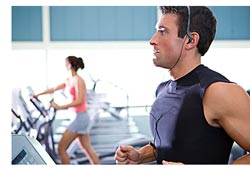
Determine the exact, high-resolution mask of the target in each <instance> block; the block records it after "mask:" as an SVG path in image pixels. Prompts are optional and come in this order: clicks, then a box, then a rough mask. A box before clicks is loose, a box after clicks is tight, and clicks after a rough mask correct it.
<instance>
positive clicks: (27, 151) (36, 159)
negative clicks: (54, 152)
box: [11, 134, 55, 165]
mask: <svg viewBox="0 0 250 170" xmlns="http://www.w3.org/2000/svg"><path fill="white" fill-rule="evenodd" d="M11 159H12V161H11V164H12V165H18V164H22V165H55V162H54V161H53V160H52V159H51V157H50V156H49V155H48V153H47V152H46V151H45V150H44V148H43V147H42V145H41V144H40V143H39V142H38V141H37V140H36V139H35V138H32V137H30V136H27V135H24V134H12V155H11Z"/></svg>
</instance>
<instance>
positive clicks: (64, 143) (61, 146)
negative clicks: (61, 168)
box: [58, 130, 77, 164]
mask: <svg viewBox="0 0 250 170" xmlns="http://www.w3.org/2000/svg"><path fill="white" fill-rule="evenodd" d="M76 137H77V133H72V132H70V131H68V130H66V131H65V132H64V133H63V135H62V138H61V140H60V142H59V143H58V153H59V156H60V160H61V164H70V157H69V155H68V153H67V149H68V147H69V145H70V144H71V143H72V142H73V140H74V139H75V138H76Z"/></svg>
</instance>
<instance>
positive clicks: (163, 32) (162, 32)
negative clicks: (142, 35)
mask: <svg viewBox="0 0 250 170" xmlns="http://www.w3.org/2000/svg"><path fill="white" fill-rule="evenodd" d="M158 32H160V34H161V35H164V34H166V30H158Z"/></svg>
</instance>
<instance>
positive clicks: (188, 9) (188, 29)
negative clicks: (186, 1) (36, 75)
mask: <svg viewBox="0 0 250 170" xmlns="http://www.w3.org/2000/svg"><path fill="white" fill-rule="evenodd" d="M187 11H188V22H187V36H188V38H189V40H188V44H189V43H190V42H191V41H192V40H193V37H192V36H191V34H190V7H189V6H187Z"/></svg>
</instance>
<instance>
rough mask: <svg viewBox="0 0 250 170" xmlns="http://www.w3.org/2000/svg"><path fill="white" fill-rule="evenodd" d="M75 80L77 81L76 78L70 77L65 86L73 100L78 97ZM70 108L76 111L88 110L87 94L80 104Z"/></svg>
mask: <svg viewBox="0 0 250 170" xmlns="http://www.w3.org/2000/svg"><path fill="white" fill-rule="evenodd" d="M74 81H75V79H74V78H69V79H68V81H67V83H66V88H65V90H67V94H68V97H69V98H70V100H71V101H74V100H76V97H77V96H76V95H77V94H76V89H75V86H74ZM69 109H70V110H72V111H74V112H76V113H78V112H82V111H86V110H87V96H86V95H85V96H84V98H83V101H82V103H81V104H80V105H78V106H75V107H70V108H69Z"/></svg>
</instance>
